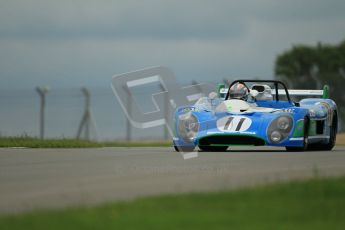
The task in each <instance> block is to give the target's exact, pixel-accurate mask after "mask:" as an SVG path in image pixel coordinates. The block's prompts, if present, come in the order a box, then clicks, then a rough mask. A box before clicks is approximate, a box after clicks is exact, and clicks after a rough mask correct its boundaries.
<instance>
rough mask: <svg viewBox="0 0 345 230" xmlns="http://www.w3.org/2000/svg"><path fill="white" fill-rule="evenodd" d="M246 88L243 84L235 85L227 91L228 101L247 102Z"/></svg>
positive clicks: (247, 93)
mask: <svg viewBox="0 0 345 230" xmlns="http://www.w3.org/2000/svg"><path fill="white" fill-rule="evenodd" d="M248 95H249V92H248V88H247V87H246V86H245V85H244V84H243V83H240V82H238V83H236V84H235V85H233V86H231V88H230V90H229V99H238V100H244V101H247V100H248Z"/></svg>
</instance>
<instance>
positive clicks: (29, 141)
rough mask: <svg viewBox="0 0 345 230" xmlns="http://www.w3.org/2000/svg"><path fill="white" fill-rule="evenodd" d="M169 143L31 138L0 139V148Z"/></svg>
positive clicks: (154, 145)
mask: <svg viewBox="0 0 345 230" xmlns="http://www.w3.org/2000/svg"><path fill="white" fill-rule="evenodd" d="M171 145H172V144H171V141H133V142H132V141H112V142H110V141H108V142H96V141H86V140H76V139H45V140H41V139H38V138H32V137H0V147H3V148H8V147H27V148H97V147H146V146H150V147H152V146H153V147H160V146H171Z"/></svg>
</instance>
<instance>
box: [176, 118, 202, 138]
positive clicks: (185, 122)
mask: <svg viewBox="0 0 345 230" xmlns="http://www.w3.org/2000/svg"><path fill="white" fill-rule="evenodd" d="M198 130H199V123H198V119H197V118H196V117H195V116H194V115H193V114H192V113H191V112H189V113H186V114H182V115H180V116H179V123H178V131H179V134H180V135H181V137H182V138H183V139H184V140H185V141H187V142H192V141H193V140H194V139H195V137H196V136H197V134H198Z"/></svg>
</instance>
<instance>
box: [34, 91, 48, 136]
mask: <svg viewBox="0 0 345 230" xmlns="http://www.w3.org/2000/svg"><path fill="white" fill-rule="evenodd" d="M36 91H37V93H38V94H39V96H40V98H41V107H40V138H41V139H42V140H43V139H44V122H45V119H44V111H45V106H46V94H47V93H48V91H49V88H48V87H38V86H37V87H36Z"/></svg>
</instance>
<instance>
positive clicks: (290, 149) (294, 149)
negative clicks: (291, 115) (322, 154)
mask: <svg viewBox="0 0 345 230" xmlns="http://www.w3.org/2000/svg"><path fill="white" fill-rule="evenodd" d="M303 133H304V135H303V146H301V147H292V146H286V147H285V148H286V151H288V152H302V151H306V150H307V149H308V136H309V118H308V117H305V118H304V132H303Z"/></svg>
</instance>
